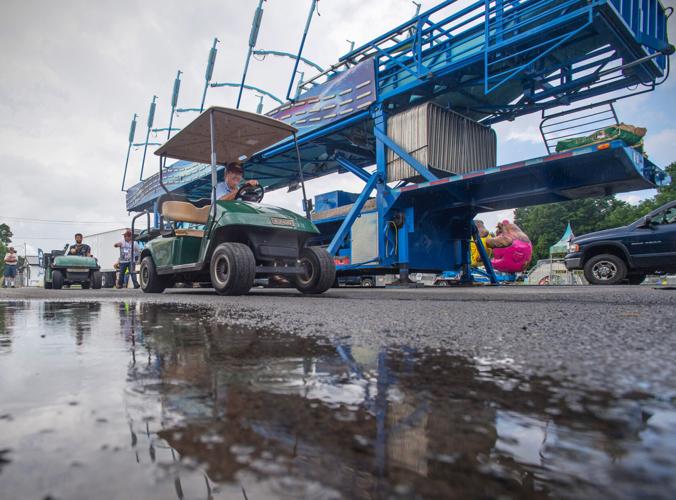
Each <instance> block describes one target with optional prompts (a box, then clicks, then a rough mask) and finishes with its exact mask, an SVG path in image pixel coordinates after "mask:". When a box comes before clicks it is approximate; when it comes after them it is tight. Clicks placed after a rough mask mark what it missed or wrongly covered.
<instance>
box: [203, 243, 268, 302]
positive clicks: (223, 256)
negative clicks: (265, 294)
mask: <svg viewBox="0 0 676 500" xmlns="http://www.w3.org/2000/svg"><path fill="white" fill-rule="evenodd" d="M209 270H210V274H211V284H212V285H213V287H214V288H215V289H216V292H217V293H218V294H219V295H242V294H245V293H247V292H248V291H249V290H250V289H251V287H252V286H253V283H254V278H255V277H256V258H255V257H254V254H253V252H252V251H251V249H250V248H249V247H248V246H246V245H245V244H243V243H221V244H220V245H218V246H217V247H216V250H214V254H213V255H212V256H211V263H210V265H209Z"/></svg>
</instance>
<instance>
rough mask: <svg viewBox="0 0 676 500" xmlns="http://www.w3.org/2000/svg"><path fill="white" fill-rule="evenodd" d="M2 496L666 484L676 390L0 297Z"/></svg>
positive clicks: (657, 493) (166, 312) (627, 488)
mask: <svg viewBox="0 0 676 500" xmlns="http://www.w3.org/2000/svg"><path fill="white" fill-rule="evenodd" d="M0 384H1V386H2V390H0V498H13V497H18V498H45V497H47V496H51V497H53V498H83V499H84V498H87V499H90V498H144V499H154V498H158V499H159V498H162V499H165V498H174V497H176V498H179V499H182V498H250V499H254V498H256V499H257V498H320V499H321V498H327V499H331V498H372V497H386V498H412V497H413V498H418V497H419V498H468V497H503V498H510V497H519V498H545V497H546V498H549V497H591V496H598V497H604V498H625V497H638V496H641V497H657V498H660V497H663V498H673V494H674V491H676V480H675V479H674V474H673V473H674V470H675V466H676V408H675V407H674V404H673V403H672V402H667V401H657V400H655V399H652V398H650V397H649V396H647V395H640V394H637V395H634V396H632V397H626V398H617V397H613V396H611V395H609V394H607V393H602V392H589V391H582V390H579V389H576V388H574V387H569V386H566V385H565V384H562V383H559V382H557V381H556V380H553V379H548V378H529V379H527V380H526V379H523V378H521V377H519V376H518V375H517V374H516V373H515V372H514V371H510V367H509V364H508V363H503V362H499V361H496V362H495V363H492V362H491V361H490V360H482V359H474V360H472V359H466V358H462V357H457V356H452V355H450V354H448V353H444V352H440V351H430V352H420V351H414V350H410V349H405V348H388V349H383V350H381V351H373V350H369V349H365V348H361V347H359V346H350V345H348V344H339V345H336V344H332V343H330V342H328V341H327V340H323V339H306V338H299V337H294V336H289V335H282V334H275V333H271V332H263V331H255V330H242V329H239V328H230V327H228V326H225V325H217V324H215V323H214V322H213V321H212V318H211V316H210V314H209V312H208V311H206V310H202V309H196V308H181V307H177V306H170V305H151V304H133V303H132V304H124V303H123V304H110V303H104V304H97V303H44V302H42V303H41V302H33V303H26V304H17V303H4V304H3V303H0Z"/></svg>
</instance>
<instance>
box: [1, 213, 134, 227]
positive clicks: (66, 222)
mask: <svg viewBox="0 0 676 500" xmlns="http://www.w3.org/2000/svg"><path fill="white" fill-rule="evenodd" d="M2 219H10V220H15V221H20V222H44V223H47V224H117V225H120V224H122V225H124V224H129V221H114V220H111V221H86V220H54V219H30V218H27V217H8V216H4V215H3V216H2Z"/></svg>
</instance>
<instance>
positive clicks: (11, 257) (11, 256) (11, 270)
mask: <svg viewBox="0 0 676 500" xmlns="http://www.w3.org/2000/svg"><path fill="white" fill-rule="evenodd" d="M18 263H19V259H18V258H17V256H16V250H14V247H9V250H8V251H7V255H5V271H4V272H3V278H4V280H3V286H4V287H5V288H10V286H11V288H14V287H15V286H16V285H15V283H14V281H15V279H16V267H17V264H18Z"/></svg>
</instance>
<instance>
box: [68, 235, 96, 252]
mask: <svg viewBox="0 0 676 500" xmlns="http://www.w3.org/2000/svg"><path fill="white" fill-rule="evenodd" d="M68 255H77V256H78V257H91V256H92V249H91V248H90V247H89V245H85V244H84V243H82V234H81V233H75V244H74V245H71V246H70V248H69V249H68Z"/></svg>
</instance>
